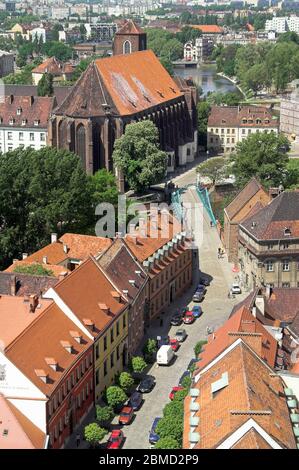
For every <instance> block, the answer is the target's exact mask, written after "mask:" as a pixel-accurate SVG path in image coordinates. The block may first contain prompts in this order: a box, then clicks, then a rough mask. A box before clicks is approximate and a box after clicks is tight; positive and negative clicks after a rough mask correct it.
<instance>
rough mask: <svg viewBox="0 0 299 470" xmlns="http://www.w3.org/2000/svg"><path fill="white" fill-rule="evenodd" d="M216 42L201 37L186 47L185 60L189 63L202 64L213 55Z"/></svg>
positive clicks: (188, 43) (187, 43)
mask: <svg viewBox="0 0 299 470" xmlns="http://www.w3.org/2000/svg"><path fill="white" fill-rule="evenodd" d="M213 47H214V41H213V40H211V39H209V38H205V37H200V38H196V39H195V41H189V42H186V44H185V45H184V59H185V60H187V61H196V62H202V61H203V60H205V59H206V58H207V57H209V55H210V54H211V53H212V50H213Z"/></svg>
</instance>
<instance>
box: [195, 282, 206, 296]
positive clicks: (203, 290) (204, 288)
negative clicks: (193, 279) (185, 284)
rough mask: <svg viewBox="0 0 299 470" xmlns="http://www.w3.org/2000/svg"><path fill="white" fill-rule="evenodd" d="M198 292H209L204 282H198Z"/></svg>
mask: <svg viewBox="0 0 299 470" xmlns="http://www.w3.org/2000/svg"><path fill="white" fill-rule="evenodd" d="M196 292H202V294H203V295H205V293H206V292H207V288H206V287H205V286H204V285H203V284H198V286H197V287H196Z"/></svg>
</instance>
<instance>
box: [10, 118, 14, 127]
mask: <svg viewBox="0 0 299 470" xmlns="http://www.w3.org/2000/svg"><path fill="white" fill-rule="evenodd" d="M14 123H15V120H14V118H10V120H9V125H10V126H13V125H14Z"/></svg>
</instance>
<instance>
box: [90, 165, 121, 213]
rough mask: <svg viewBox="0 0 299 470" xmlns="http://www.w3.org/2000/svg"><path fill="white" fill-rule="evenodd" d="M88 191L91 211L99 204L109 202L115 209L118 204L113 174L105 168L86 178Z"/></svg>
mask: <svg viewBox="0 0 299 470" xmlns="http://www.w3.org/2000/svg"><path fill="white" fill-rule="evenodd" d="M88 189H89V192H90V194H91V203H92V207H93V209H95V208H96V206H97V205H98V204H100V203H101V202H110V204H113V205H114V206H115V207H116V206H117V202H118V189H117V184H116V179H115V176H114V174H113V173H111V172H109V171H107V170H106V169H105V168H102V169H101V170H98V171H97V172H96V173H95V174H94V175H91V176H89V177H88Z"/></svg>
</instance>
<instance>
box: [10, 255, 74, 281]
mask: <svg viewBox="0 0 299 470" xmlns="http://www.w3.org/2000/svg"><path fill="white" fill-rule="evenodd" d="M27 259H28V258H25V259H24V260H20V261H15V262H14V263H13V264H11V265H10V266H9V267H8V268H7V269H5V271H7V272H9V273H12V272H14V271H15V269H16V268H17V266H34V265H35V264H38V265H39V266H41V267H42V268H44V269H47V270H48V271H52V273H53V274H51V276H54V277H59V276H60V275H61V274H64V273H68V272H70V271H69V270H68V269H67V268H66V267H64V266H57V265H56V264H43V263H36V262H35V261H29V262H27Z"/></svg>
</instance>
